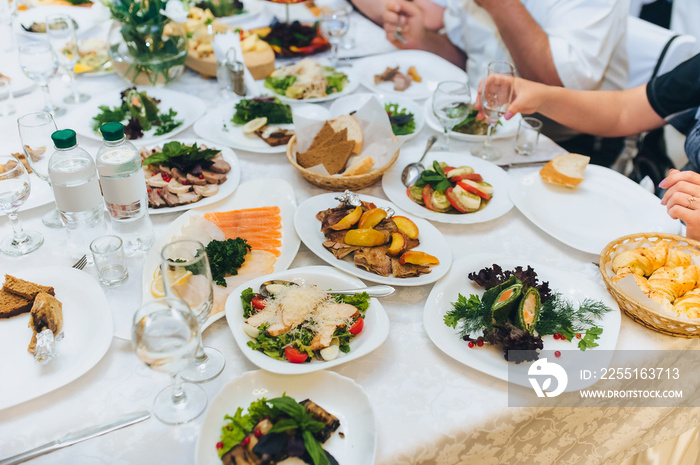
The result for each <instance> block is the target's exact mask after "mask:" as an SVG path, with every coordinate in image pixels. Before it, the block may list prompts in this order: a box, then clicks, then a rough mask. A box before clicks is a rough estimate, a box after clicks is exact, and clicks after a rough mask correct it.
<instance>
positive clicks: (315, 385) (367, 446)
mask: <svg viewBox="0 0 700 465" xmlns="http://www.w3.org/2000/svg"><path fill="white" fill-rule="evenodd" d="M282 394H286V395H287V396H289V397H292V398H293V399H295V400H296V401H297V402H300V401H302V400H304V399H310V400H311V401H312V402H314V403H316V404H318V405H319V406H320V407H321V408H323V409H324V410H326V411H327V412H328V413H330V414H331V415H333V416H335V417H336V418H338V420H339V421H340V427H339V428H338V429H337V430H336V431H335V433H333V434H332V435H331V437H330V438H329V439H328V441H326V442H325V443H324V444H323V448H324V449H325V450H327V451H328V452H329V453H330V454H331V455H333V457H335V458H336V460H338V462H339V463H340V464H342V465H352V464H357V465H359V464H363V465H370V464H373V463H374V457H375V454H376V449H377V427H376V424H375V419H374V413H373V411H372V404H371V402H370V400H369V398H368V397H367V394H366V393H365V391H364V390H363V389H362V386H360V385H359V384H357V383H356V382H355V381H353V380H352V379H350V378H346V377H344V376H341V375H339V374H337V373H333V372H332V371H319V372H316V373H310V374H306V375H298V376H280V375H276V374H273V373H267V372H265V371H263V370H258V371H249V372H247V373H243V374H242V375H241V376H239V377H238V378H236V379H234V380H233V381H231V382H230V383H228V384H227V385H225V386H224V387H223V388H222V389H221V391H219V393H218V394H217V395H216V396H214V398H213V399H212V400H211V404H210V405H209V408H208V409H207V412H206V414H205V415H204V421H203V422H202V430H201V433H200V434H199V437H198V438H197V451H196V453H195V454H196V455H195V463H196V464H197V465H221V459H219V456H218V454H217V450H216V443H217V442H219V441H220V440H221V428H223V426H224V425H226V424H227V423H228V422H227V421H226V420H224V415H231V416H233V415H234V414H235V413H236V410H237V409H238V408H239V407H240V408H242V409H243V410H244V411H246V410H247V409H248V406H249V405H250V404H251V402H253V401H256V400H258V399H260V398H261V397H265V398H267V399H273V398H275V397H280V396H282ZM341 434H342V436H341Z"/></svg>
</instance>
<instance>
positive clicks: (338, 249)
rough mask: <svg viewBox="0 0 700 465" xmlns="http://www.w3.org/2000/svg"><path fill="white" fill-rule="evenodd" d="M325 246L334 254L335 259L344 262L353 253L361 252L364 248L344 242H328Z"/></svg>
mask: <svg viewBox="0 0 700 465" xmlns="http://www.w3.org/2000/svg"><path fill="white" fill-rule="evenodd" d="M323 246H324V247H325V248H327V249H328V251H329V252H331V253H332V254H333V256H334V257H335V258H337V259H338V260H342V259H343V258H345V257H347V256H348V255H350V254H351V253H353V252H355V251H357V250H360V249H361V248H362V247H358V246H355V245H347V244H345V243H343V242H335V241H331V240H328V241H326V242H324V243H323Z"/></svg>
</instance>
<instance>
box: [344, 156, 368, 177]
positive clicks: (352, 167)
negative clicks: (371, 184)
mask: <svg viewBox="0 0 700 465" xmlns="http://www.w3.org/2000/svg"><path fill="white" fill-rule="evenodd" d="M373 166H374V159H373V158H372V157H357V156H356V157H354V158H353V159H352V161H351V162H350V163H349V164H348V167H347V168H346V169H345V171H344V172H343V176H357V175H359V174H366V173H369V172H370V170H371V169H372V167H373Z"/></svg>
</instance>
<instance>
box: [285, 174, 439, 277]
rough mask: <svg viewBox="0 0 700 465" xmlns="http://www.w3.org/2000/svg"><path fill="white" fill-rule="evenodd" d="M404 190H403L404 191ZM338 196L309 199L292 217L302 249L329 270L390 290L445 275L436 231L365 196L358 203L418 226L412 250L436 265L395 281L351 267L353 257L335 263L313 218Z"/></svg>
mask: <svg viewBox="0 0 700 465" xmlns="http://www.w3.org/2000/svg"><path fill="white" fill-rule="evenodd" d="M404 190H405V188H404ZM337 195H338V194H334V193H330V194H321V195H317V196H315V197H311V198H310V199H308V200H306V201H305V202H304V203H302V204H301V205H299V208H297V213H296V215H294V226H295V227H296V229H297V233H298V234H299V237H300V238H301V240H302V242H304V245H306V246H307V247H308V248H309V249H310V250H311V251H312V252H313V253H315V254H316V255H318V257H319V258H320V259H321V260H323V261H325V262H326V263H328V264H329V265H331V266H334V267H336V268H338V269H339V270H343V271H344V272H346V273H349V274H351V275H354V276H357V277H358V278H362V279H366V280H367V281H372V282H375V283H381V284H388V285H390V286H422V285H423V284H430V283H434V282H435V281H437V280H438V279H440V278H441V277H443V276H444V275H445V273H447V271H448V270H449V269H450V264H451V263H452V251H451V250H450V246H449V245H448V244H447V241H446V240H445V237H444V236H443V235H442V233H441V232H440V231H438V229H437V228H436V227H435V226H433V225H432V224H430V223H428V222H427V221H425V220H422V219H420V218H416V217H414V216H412V215H409V214H406V213H404V212H403V211H402V210H401V209H400V208H397V207H396V205H394V204H392V203H391V202H389V201H388V200H384V199H380V198H377V197H371V196H369V195H360V199H361V200H363V201H365V202H372V203H374V204H375V205H376V206H377V207H379V208H385V207H389V208H392V209H393V210H394V211H395V212H396V215H397V216H407V217H408V218H410V219H411V220H412V221H413V222H414V223H415V224H416V226H418V230H419V231H420V232H419V235H418V240H419V241H420V245H419V246H418V247H416V248H415V249H413V250H419V251H422V252H425V253H428V254H430V255H432V256H434V257H437V259H438V260H439V261H440V264H439V265H437V266H433V267H431V268H430V270H431V271H430V273H428V274H423V275H420V276H416V277H413V278H395V277H394V276H387V277H384V276H380V275H378V274H375V273H371V272H369V271H365V270H363V269H362V268H358V267H357V266H355V264H354V263H353V254H349V255H348V256H347V257H345V258H344V259H342V260H338V259H337V258H335V256H334V255H333V254H332V253H331V252H329V251H328V249H326V248H325V247H324V246H323V242H325V241H326V237H325V236H324V235H323V233H322V232H321V222H320V221H318V219H316V214H317V213H318V212H320V211H324V210H327V209H329V208H335V207H337V206H338V205H339V204H340V202H339V201H338V200H336V197H337Z"/></svg>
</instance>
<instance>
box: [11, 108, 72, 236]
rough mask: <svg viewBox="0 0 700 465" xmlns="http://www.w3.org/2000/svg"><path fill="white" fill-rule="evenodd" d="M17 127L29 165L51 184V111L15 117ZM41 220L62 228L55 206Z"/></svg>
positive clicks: (53, 127) (51, 225)
mask: <svg viewBox="0 0 700 465" xmlns="http://www.w3.org/2000/svg"><path fill="white" fill-rule="evenodd" d="M17 127H18V128H19V137H20V139H21V140H22V148H23V149H24V155H25V156H26V158H27V160H28V161H29V166H31V167H32V170H33V171H34V173H36V175H37V176H39V178H40V179H41V180H42V181H46V182H47V183H49V186H50V185H51V179H49V158H51V152H52V150H51V149H52V148H53V141H52V140H51V134H53V133H54V132H56V130H57V128H56V122H55V121H54V120H53V117H52V116H51V113H47V112H45V111H37V112H35V113H29V114H28V115H23V116H20V117H19V118H17ZM41 222H42V223H44V226H48V227H49V228H62V227H63V222H62V221H61V214H60V213H59V212H58V209H57V208H56V207H55V205H54V208H53V209H52V210H51V211H50V212H48V213H47V214H45V215H44V216H42V217H41Z"/></svg>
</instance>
